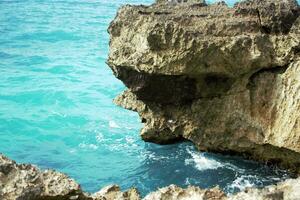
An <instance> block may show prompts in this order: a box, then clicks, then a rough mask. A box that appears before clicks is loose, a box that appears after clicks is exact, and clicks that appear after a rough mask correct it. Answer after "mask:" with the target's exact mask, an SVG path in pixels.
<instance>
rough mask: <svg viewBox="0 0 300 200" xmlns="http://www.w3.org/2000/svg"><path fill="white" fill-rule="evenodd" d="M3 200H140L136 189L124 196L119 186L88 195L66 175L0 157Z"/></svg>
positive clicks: (0, 196) (0, 193) (0, 195)
mask: <svg viewBox="0 0 300 200" xmlns="http://www.w3.org/2000/svg"><path fill="white" fill-rule="evenodd" d="M0 199H1V200H138V199H139V194H138V192H137V191H136V189H130V190H128V191H126V192H121V190H120V188H119V187H118V186H109V187H106V188H103V189H102V190H100V191H99V192H97V193H95V194H92V195H90V194H88V193H84V192H83V191H82V190H81V188H80V185H79V184H78V183H76V182H75V181H74V180H73V179H71V178H69V177H68V176H66V175H65V174H62V173H59V172H56V171H53V170H45V171H41V170H40V169H38V168H37V167H35V166H33V165H30V164H17V163H16V162H15V161H12V160H10V159H8V158H7V157H5V156H3V155H2V154H0Z"/></svg>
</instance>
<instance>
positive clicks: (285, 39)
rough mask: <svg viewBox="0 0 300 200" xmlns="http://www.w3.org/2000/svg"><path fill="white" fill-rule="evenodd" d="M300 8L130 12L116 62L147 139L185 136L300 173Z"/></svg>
mask: <svg viewBox="0 0 300 200" xmlns="http://www.w3.org/2000/svg"><path fill="white" fill-rule="evenodd" d="M299 14H300V8H299V6H298V4H297V2H296V1H295V0H285V1H282V0H266V1H261V0H246V1H243V2H240V3H236V4H235V6H234V7H233V8H230V7H228V6H227V5H226V4H225V3H222V2H221V3H215V4H212V5H204V4H183V3H182V4H170V3H155V4H153V5H151V6H129V5H127V6H124V7H122V8H121V9H120V10H119V11H118V14H117V16H116V18H115V19H114V21H113V22H112V23H111V25H110V27H109V30H108V31H109V33H110V38H111V39H110V53H109V58H108V61H107V63H108V65H109V66H110V67H111V69H112V70H113V72H114V74H115V76H116V77H117V78H119V79H120V80H122V81H123V82H124V84H125V85H126V86H127V87H128V90H127V91H125V92H124V93H123V94H121V95H120V96H119V97H117V98H116V100H115V102H116V103H117V104H118V105H121V106H123V107H125V108H127V109H131V110H135V111H137V112H138V113H139V115H140V117H141V121H142V122H143V123H144V128H143V129H142V131H141V135H142V138H143V139H144V140H146V141H150V142H155V143H161V144H165V143H171V142H174V141H176V140H180V139H182V138H184V139H188V140H190V141H192V142H193V143H194V144H196V146H197V147H198V148H199V149H200V150H205V151H214V152H222V153H230V154H232V153H233V154H239V155H243V156H245V157H248V158H253V159H256V160H262V161H265V162H268V163H276V164H280V165H281V166H283V167H288V168H291V169H294V170H295V171H298V172H300V170H299V169H300V125H299V124H300V123H299V120H300V116H299V115H300V96H299V94H300V92H299V91H300V82H299V81H300V56H299V55H300V31H299V30H300V17H299Z"/></svg>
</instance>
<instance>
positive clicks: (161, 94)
mask: <svg viewBox="0 0 300 200" xmlns="http://www.w3.org/2000/svg"><path fill="white" fill-rule="evenodd" d="M114 74H115V76H116V77H117V78H119V79H120V80H122V81H123V82H124V84H125V85H126V86H127V87H128V88H130V89H131V91H132V92H134V93H135V94H136V95H137V97H138V99H139V100H142V101H145V102H156V103H159V104H162V105H166V104H176V105H184V104H190V103H191V101H193V100H194V99H195V97H196V81H195V79H193V78H189V77H187V76H184V75H160V74H148V73H144V72H138V71H135V70H132V69H129V68H127V67H115V68H114Z"/></svg>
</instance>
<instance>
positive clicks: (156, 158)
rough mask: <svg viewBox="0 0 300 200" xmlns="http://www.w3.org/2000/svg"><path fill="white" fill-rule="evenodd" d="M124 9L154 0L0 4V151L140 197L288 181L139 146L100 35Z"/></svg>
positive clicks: (277, 174) (258, 168)
mask: <svg viewBox="0 0 300 200" xmlns="http://www.w3.org/2000/svg"><path fill="white" fill-rule="evenodd" d="M125 3H130V4H137V3H143V4H150V3H152V1H151V0H72V1H71V0H51V1H50V0H48V1H46V0H16V1H13V0H11V1H4V0H0V77H1V78H0V152H2V153H4V154H5V155H7V156H9V157H10V158H12V159H15V160H16V161H17V162H25V163H34V164H36V165H37V166H39V167H41V168H43V169H45V168H54V169H56V170H58V171H61V172H64V173H67V174H68V175H69V176H71V177H72V178H75V179H76V180H77V181H78V182H79V183H80V184H81V185H82V187H83V188H84V189H85V190H87V191H89V192H95V191H97V190H98V189H100V188H101V187H103V186H106V185H108V184H112V183H115V184H119V185H120V186H121V187H122V189H127V188H129V187H131V186H136V187H137V188H138V189H139V190H140V191H141V193H142V194H143V195H145V194H146V193H148V192H149V191H152V190H155V189H157V188H158V187H163V186H167V185H169V184H178V185H180V186H183V187H186V186H188V185H190V184H193V185H198V186H201V187H204V188H209V187H213V186H216V185H220V186H221V187H222V188H223V189H225V191H226V192H229V193H232V192H236V191H238V190H241V189H244V188H245V187H248V186H258V187H261V186H264V185H268V184H272V183H274V182H277V181H280V180H283V179H285V178H287V177H288V174H287V173H286V172H284V171H281V170H278V169H275V168H270V167H266V166H264V165H261V164H258V163H255V162H252V161H246V160H242V159H240V158H236V157H229V156H221V155H216V154H210V153H200V152H198V151H196V150H195V148H194V147H193V145H192V144H190V143H188V142H186V143H180V144H174V145H167V146H160V145H155V144H150V143H145V142H143V141H142V140H141V139H140V137H139V130H140V128H141V123H140V121H139V118H138V115H137V114H136V113H134V112H131V111H128V110H124V109H122V108H120V107H117V106H115V105H114V104H113V103H112V99H113V98H114V97H115V96H116V95H118V94H119V93H120V92H121V91H122V90H123V89H124V85H123V84H122V83H121V82H120V81H119V80H117V79H116V78H115V77H114V76H113V75H112V72H111V70H110V69H109V68H108V67H107V66H106V64H105V60H106V58H107V54H108V41H109V37H108V34H107V31H106V30H107V27H108V24H109V22H110V21H111V20H112V19H113V17H114V16H115V14H116V11H117V8H118V7H119V6H121V5H122V4H125ZM232 3H233V2H231V4H232Z"/></svg>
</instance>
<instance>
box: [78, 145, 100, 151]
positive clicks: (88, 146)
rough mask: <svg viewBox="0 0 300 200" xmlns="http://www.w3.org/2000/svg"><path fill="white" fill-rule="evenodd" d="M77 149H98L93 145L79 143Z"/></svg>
mask: <svg viewBox="0 0 300 200" xmlns="http://www.w3.org/2000/svg"><path fill="white" fill-rule="evenodd" d="M79 148H81V149H88V150H97V149H98V148H99V147H98V146H97V145H95V144H86V143H80V144H79Z"/></svg>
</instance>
